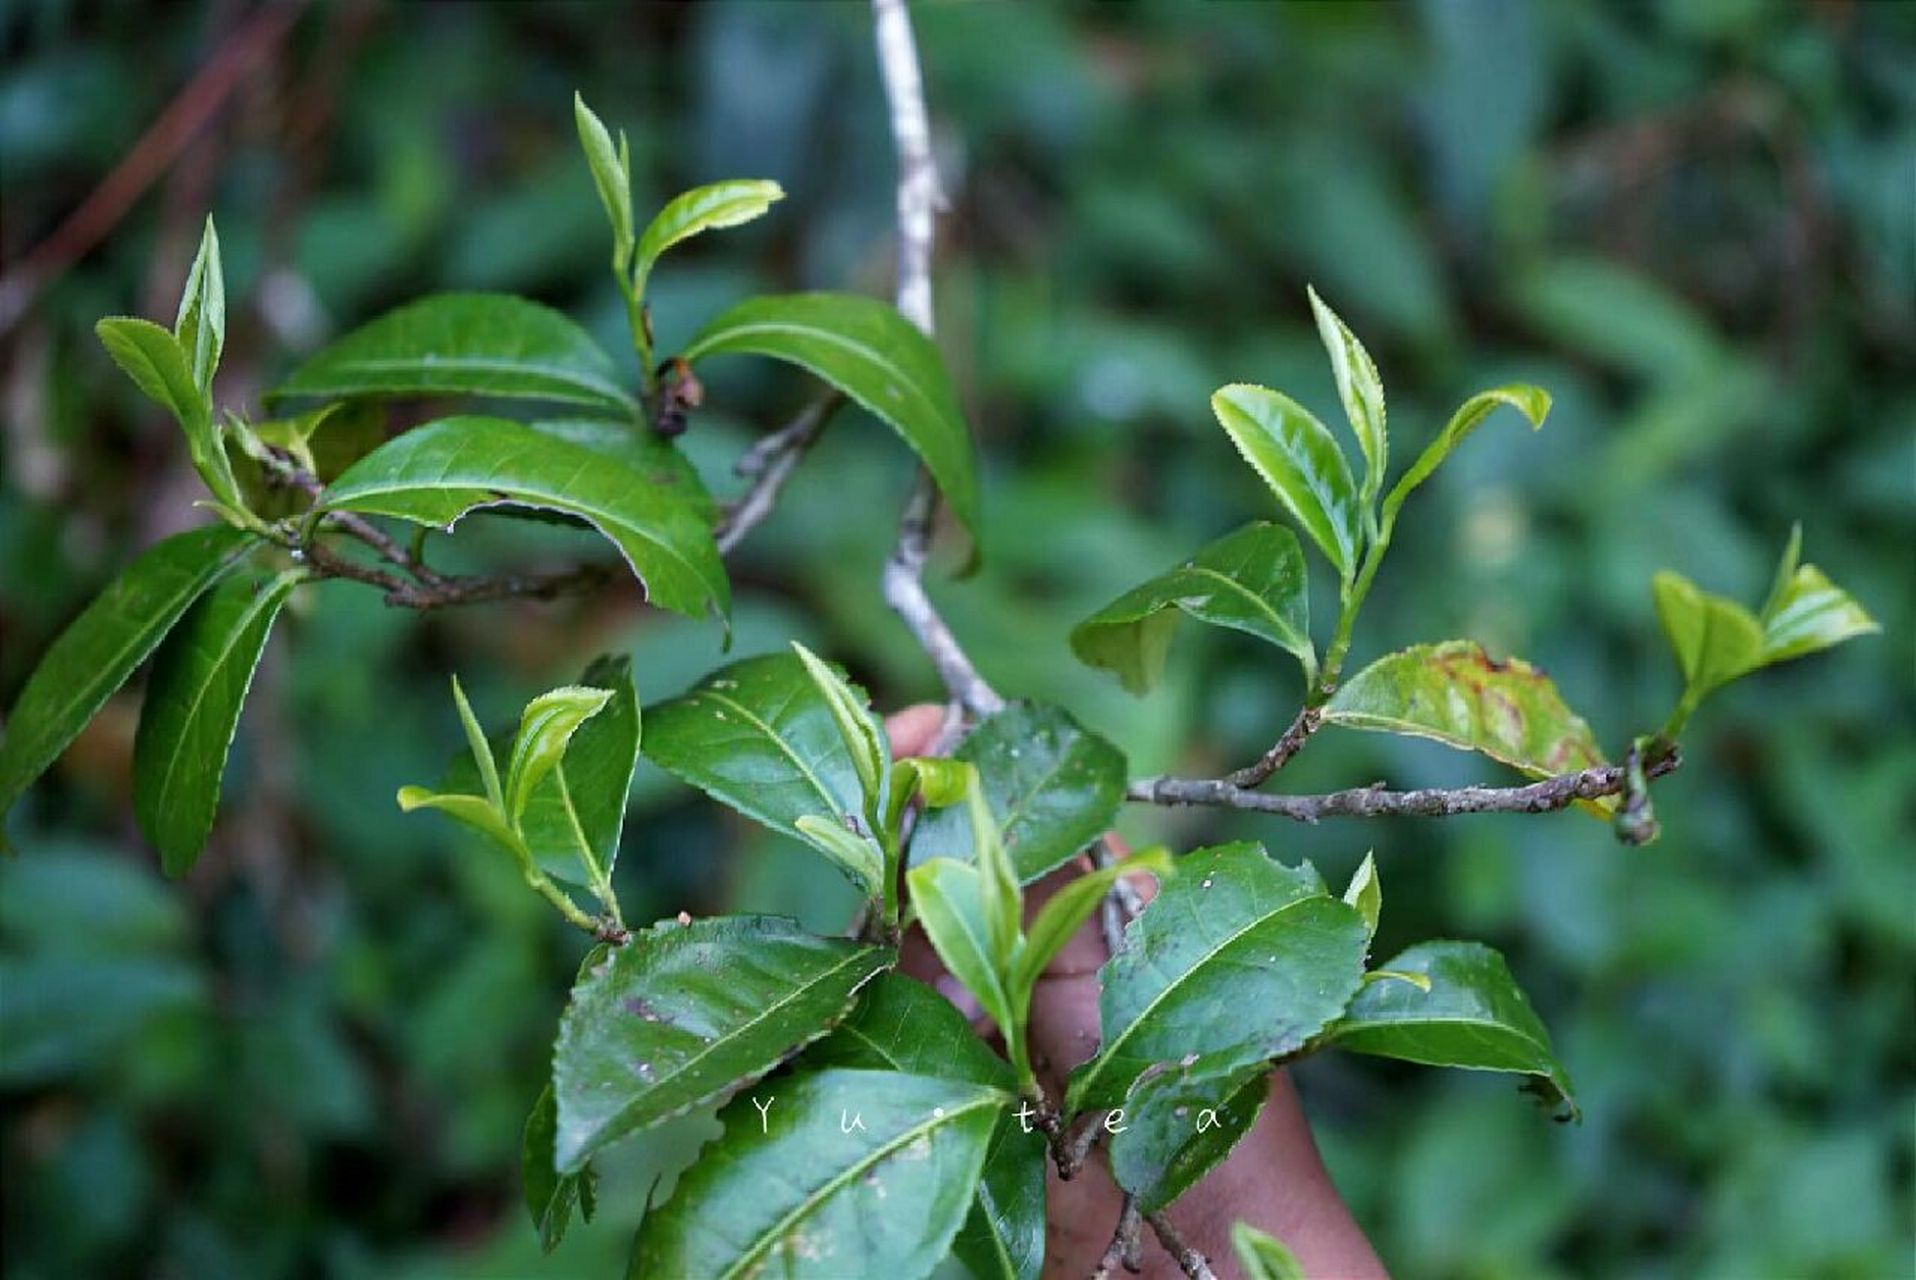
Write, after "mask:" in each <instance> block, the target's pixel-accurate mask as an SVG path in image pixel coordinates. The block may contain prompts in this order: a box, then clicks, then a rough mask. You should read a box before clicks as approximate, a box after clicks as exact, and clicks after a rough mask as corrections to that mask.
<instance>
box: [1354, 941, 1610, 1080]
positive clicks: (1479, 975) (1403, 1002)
mask: <svg viewBox="0 0 1916 1280" xmlns="http://www.w3.org/2000/svg"><path fill="white" fill-rule="evenodd" d="M1382 969H1383V970H1384V971H1386V972H1388V973H1392V974H1413V975H1421V976H1422V977H1423V978H1425V979H1426V980H1427V981H1428V984H1429V989H1428V990H1425V989H1423V988H1421V987H1419V986H1418V985H1417V984H1416V983H1415V982H1410V981H1401V980H1391V981H1380V982H1369V983H1366V984H1364V987H1363V989H1362V990H1361V991H1359V992H1358V993H1357V998H1356V999H1355V1000H1353V1001H1351V1005H1350V1008H1349V1010H1347V1011H1346V1012H1345V1014H1344V1016H1343V1017H1341V1018H1339V1019H1338V1020H1337V1021H1336V1022H1335V1023H1333V1024H1332V1025H1331V1027H1330V1028H1329V1030H1327V1031H1326V1032H1325V1033H1324V1038H1323V1042H1322V1046H1321V1047H1323V1048H1333V1049H1348V1050H1350V1051H1351V1052H1353V1053H1368V1054H1375V1055H1377V1056H1378V1057H1384V1058H1401V1059H1403V1060H1404V1061H1407V1062H1421V1063H1424V1064H1425V1065H1427V1066H1434V1067H1462V1068H1466V1069H1468V1070H1472V1071H1508V1072H1515V1073H1519V1074H1522V1075H1526V1076H1529V1077H1530V1078H1531V1079H1530V1086H1531V1087H1532V1088H1534V1089H1535V1090H1536V1091H1537V1092H1539V1094H1540V1095H1541V1096H1542V1097H1543V1099H1544V1100H1545V1102H1546V1103H1547V1104H1549V1105H1552V1106H1555V1105H1558V1104H1562V1105H1564V1106H1565V1107H1567V1108H1568V1109H1569V1111H1570V1113H1571V1114H1572V1115H1574V1114H1575V1113H1576V1103H1575V1101H1574V1100H1573V1098H1572V1093H1571V1088H1570V1077H1569V1075H1568V1074H1567V1073H1566V1072H1565V1071H1564V1068H1563V1064H1562V1063H1561V1062H1559V1061H1558V1060H1557V1056H1556V1053H1555V1051H1554V1050H1553V1049H1552V1048H1551V1046H1550V1033H1549V1032H1548V1031H1546V1030H1545V1029H1544V1025H1543V1022H1542V1020H1541V1019H1539V1018H1538V1017H1537V1014H1536V1011H1535V1010H1533V1009H1532V1008H1531V1007H1530V1001H1529V1000H1527V999H1525V998H1524V994H1523V992H1522V991H1521V990H1519V989H1518V987H1517V983H1516V980H1515V979H1514V978H1512V977H1511V976H1510V970H1509V968H1508V967H1507V966H1506V965H1505V964H1504V959H1503V957H1502V956H1500V955H1498V954H1497V953H1496V952H1495V951H1492V950H1491V949H1490V948H1489V947H1486V946H1484V945H1483V944H1482V943H1478V942H1424V943H1420V944H1418V945H1417V946H1414V947H1412V948H1410V949H1409V950H1408V951H1405V952H1403V953H1401V954H1399V955H1396V956H1393V957H1392V958H1391V959H1390V960H1389V961H1388V962H1386V963H1385V964H1384V965H1383V966H1382Z"/></svg>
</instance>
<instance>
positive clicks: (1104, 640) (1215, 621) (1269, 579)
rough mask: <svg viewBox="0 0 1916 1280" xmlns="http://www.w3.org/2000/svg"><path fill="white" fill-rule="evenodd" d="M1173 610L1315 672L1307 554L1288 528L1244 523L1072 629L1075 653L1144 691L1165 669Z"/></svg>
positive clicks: (1174, 620)
mask: <svg viewBox="0 0 1916 1280" xmlns="http://www.w3.org/2000/svg"><path fill="white" fill-rule="evenodd" d="M1174 609H1175V610H1178V611H1181V612H1183V613H1186V614H1189V615H1190V616H1191V617H1193V618H1196V619H1197V620H1198V621H1199V622H1208V623H1210V624H1211V625H1212V626H1217V627H1230V628H1232V629H1233V630H1236V631H1247V632H1249V633H1250V634H1252V635H1254V636H1257V637H1258V638H1260V639H1263V640H1268V641H1270V642H1271V643H1272V644H1274V645H1276V646H1277V647H1278V648H1280V649H1283V650H1285V651H1286V652H1288V653H1291V654H1293V655H1295V656H1296V658H1297V660H1298V661H1299V662H1301V663H1303V664H1304V676H1305V679H1307V680H1310V679H1314V678H1315V677H1316V673H1317V653H1316V650H1315V649H1313V648H1312V646H1311V624H1310V596H1309V593H1308V590H1307V585H1306V582H1305V577H1304V553H1303V551H1302V550H1301V549H1299V547H1298V545H1297V535H1296V534H1294V533H1292V532H1291V531H1290V530H1289V529H1287V528H1285V527H1284V526H1283V525H1276V524H1263V523H1258V524H1249V525H1246V526H1244V527H1243V528H1242V529H1239V530H1237V531H1236V532H1235V533H1231V534H1227V535H1225V536H1224V537H1222V538H1219V539H1218V540H1217V541H1216V542H1213V543H1211V544H1210V545H1209V546H1207V547H1205V548H1204V549H1203V550H1202V551H1199V552H1198V553H1197V554H1196V555H1195V556H1192V557H1191V558H1190V559H1189V560H1187V561H1185V562H1184V563H1183V564H1182V565H1180V566H1178V567H1177V568H1175V569H1172V570H1169V571H1168V572H1165V573H1161V574H1159V575H1158V576H1157V577H1155V578H1152V579H1151V580H1150V581H1149V582H1145V583H1141V584H1139V585H1138V586H1135V587H1133V588H1131V590H1129V591H1127V592H1125V593H1124V594H1123V595H1121V596H1119V597H1118V598H1117V599H1116V600H1113V601H1112V602H1111V603H1110V604H1108V605H1106V606H1105V607H1104V608H1102V609H1100V610H1098V611H1097V612H1096V613H1094V614H1092V615H1091V616H1090V617H1089V618H1086V619H1085V620H1084V621H1083V622H1081V623H1079V624H1078V625H1077V627H1076V628H1075V629H1073V631H1072V632H1071V651H1072V652H1073V653H1075V654H1077V655H1078V660H1079V661H1080V662H1083V663H1085V664H1086V665H1087V666H1093V667H1099V668H1102V669H1103V670H1106V671H1115V672H1116V673H1117V675H1118V679H1119V680H1120V681H1122V682H1123V684H1124V687H1125V688H1126V689H1129V690H1130V691H1131V692H1132V693H1144V692H1146V691H1147V690H1149V689H1150V688H1151V687H1152V686H1153V685H1155V684H1156V683H1157V682H1158V679H1159V677H1161V676H1162V675H1163V674H1164V659H1165V654H1166V652H1167V650H1169V648H1170V646H1171V633H1172V631H1173V630H1174V629H1175V628H1176V627H1177V617H1178V615H1177V614H1176V613H1173V612H1171V610H1174Z"/></svg>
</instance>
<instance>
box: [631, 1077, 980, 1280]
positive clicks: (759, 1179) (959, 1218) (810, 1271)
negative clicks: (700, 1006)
mask: <svg viewBox="0 0 1916 1280" xmlns="http://www.w3.org/2000/svg"><path fill="white" fill-rule="evenodd" d="M1006 1101H1007V1099H1006V1096H1005V1095H1004V1094H1003V1093H1001V1092H999V1091H998V1090H996V1089H989V1088H985V1087H983V1086H980V1085H975V1084H966V1083H962V1082H959V1081H953V1080H939V1079H934V1078H931V1077H928V1076H915V1075H904V1074H900V1073H898V1072H891V1071H850V1070H842V1069H834V1070H826V1071H817V1072H805V1073H802V1074H799V1075H795V1076H791V1077H788V1078H785V1079H782V1080H778V1081H776V1082H773V1083H771V1084H769V1085H766V1086H763V1087H761V1088H759V1089H756V1090H754V1091H753V1092H752V1094H750V1095H748V1096H741V1097H739V1098H735V1099H734V1100H733V1101H732V1103H731V1105H729V1106H728V1107H726V1109H725V1110H724V1111H723V1112H722V1113H721V1114H720V1117H719V1118H720V1120H721V1121H722V1122H723V1124H724V1125H725V1133H724V1135H723V1136H722V1137H720V1138H719V1139H718V1140H717V1141H716V1142H715V1143H713V1144H712V1145H711V1146H709V1147H707V1148H706V1150H705V1153H704V1155H703V1157H702V1158H701V1159H700V1160H699V1162H698V1163H697V1164H695V1165H693V1166H692V1168H691V1169H690V1170H689V1171H687V1172H686V1173H685V1174H684V1175H683V1176H682V1177H681V1178H680V1179H679V1184H678V1187H677V1188H676V1189H675V1190H674V1191H673V1193H672V1198H671V1199H670V1200H669V1201H667V1202H666V1203H665V1204H663V1205H661V1206H659V1207H658V1208H656V1209H654V1210H653V1211H652V1212H651V1213H649V1214H647V1215H646V1219H645V1222H644V1224H643V1225H642V1226H641V1227H640V1228H639V1238H638V1242H637V1244H636V1246H635V1248H634V1250H633V1254H632V1266H631V1270H630V1271H629V1272H628V1274H629V1275H630V1276H632V1277H635V1278H638V1277H645V1278H647V1280H649V1278H650V1277H655V1276H698V1277H700V1278H701V1280H744V1278H745V1277H750V1276H770V1275H777V1276H780V1277H786V1278H789V1280H803V1278H810V1277H816V1278H818V1280H827V1278H829V1280H843V1278H844V1277H848V1276H881V1277H887V1278H888V1280H889V1278H893V1277H895V1278H896V1280H913V1278H915V1277H922V1276H927V1275H930V1274H931V1271H932V1269H933V1268H934V1267H936V1266H937V1265H938V1263H939V1262H940V1261H942V1260H943V1258H944V1257H945V1254H946V1251H947V1250H948V1249H949V1248H950V1247H951V1241H952V1237H953V1236H954V1235H955V1234H956V1233H957V1231H958V1227H959V1225H960V1224H961V1223H962V1222H963V1221H964V1219H965V1215H966V1214H967V1213H968V1212H969V1211H970V1208H971V1205H972V1202H973V1198H974V1193H975V1191H976V1188H977V1186H978V1176H979V1171H980V1170H981V1168H982V1167H983V1164H984V1160H985V1154H986V1151H987V1149H988V1147H989V1145H990V1142H991V1135H992V1131H993V1129H994V1128H995V1126H996V1124H997V1121H998V1116H999V1114H1000V1112H1001V1111H1002V1110H1003V1107H1004V1104H1005V1102H1006ZM761 1108H763V1110H762V1111H761ZM853 1115H856V1116H857V1117H858V1118H859V1119H860V1120H861V1121H862V1122H863V1123H862V1124H860V1125H853V1124H851V1123H850V1121H851V1117H852V1116H853ZM847 1129H849V1132H847V1131H846V1130H847Z"/></svg>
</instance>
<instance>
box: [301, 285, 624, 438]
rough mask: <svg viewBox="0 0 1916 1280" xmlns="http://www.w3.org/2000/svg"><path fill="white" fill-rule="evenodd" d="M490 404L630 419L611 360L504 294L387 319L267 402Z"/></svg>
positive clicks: (433, 300) (461, 298) (554, 319)
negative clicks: (449, 399)
mask: <svg viewBox="0 0 1916 1280" xmlns="http://www.w3.org/2000/svg"><path fill="white" fill-rule="evenodd" d="M351 396H380V397H393V396H485V397H488V398H492V397H499V398H504V399H515V400H542V401H545V402H547V403H550V404H571V405H582V406H584V407H586V408H588V409H591V410H594V411H595V412H599V413H608V414H612V415H614V416H616V417H622V418H630V417H632V416H634V415H635V414H636V413H637V405H636V404H635V402H634V401H633V399H632V397H631V395H630V394H629V393H628V392H627V391H626V390H625V388H624V387H622V386H620V385H619V372H618V369H617V367H616V366H615V365H614V364H613V363H612V358H611V357H610V356H608V355H606V353H605V352H604V351H603V350H602V349H601V348H600V347H599V345H598V344H597V343H595V342H593V341H592V338H591V336H590V335H589V334H587V333H586V331H585V330H584V329H581V328H580V327H579V326H578V325H577V324H574V323H573V322H572V321H571V320H569V319H567V318H566V317H565V316H564V315H561V314H560V313H559V312H557V311H554V310H553V309H552V308H550V307H547V306H543V305H541V304H539V303H537V302H533V301H531V300H530V299H527V298H519V297H514V296H513V295H511V294H505V293H441V294H435V295H433V296H432V297H429V298H422V299H420V300H419V301H418V302H414V303H409V304H408V305H406V306H403V307H400V308H399V309H398V310H396V311H389V312H387V313H386V314H385V315H383V316H381V317H379V318H378V319H377V320H374V321H372V322H370V323H369V324H366V325H364V326H362V327H360V328H358V329H355V330H353V331H352V332H351V333H349V334H347V335H346V336H345V337H343V338H340V339H339V340H337V341H336V342H334V343H333V344H332V345H331V346H329V347H326V348H325V349H323V350H321V351H320V352H319V353H318V354H316V355H314V356H313V357H312V358H311V359H309V360H308V361H306V363H305V364H303V365H301V366H300V367H299V368H298V369H296V370H294V372H293V375H292V376H291V377H290V378H288V379H287V380H286V381H285V382H284V383H282V384H280V386H279V387H278V388H277V389H276V390H274V391H273V392H272V393H271V395H270V396H269V397H268V399H269V401H277V400H289V399H326V400H340V399H345V398H347V397H351Z"/></svg>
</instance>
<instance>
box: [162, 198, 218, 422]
mask: <svg viewBox="0 0 1916 1280" xmlns="http://www.w3.org/2000/svg"><path fill="white" fill-rule="evenodd" d="M173 336H174V337H175V338H176V339H178V340H179V344H180V350H181V351H182V352H183V353H184V354H185V356H186V363H187V367H188V368H189V369H190V370H191V371H192V374H193V381H194V382H195V383H196V384H198V386H199V389H200V398H201V399H202V400H204V401H205V402H206V403H207V404H208V405H210V404H211V403H212V397H213V372H214V370H216V369H218V368H219V365H220V352H221V350H222V349H224V347H225V346H226V274H225V271H224V270H223V269H222V267H221V266H220V237H219V233H218V232H217V231H215V230H214V229H213V219H212V218H211V216H209V217H208V218H207V219H206V229H205V230H204V231H203V232H201V233H200V248H199V252H198V253H196V254H195V255H194V256H193V269H192V270H191V271H190V272H188V273H187V276H186V288H185V289H183V290H182V291H181V293H180V311H179V316H178V317H177V318H176V319H175V320H174V322H173Z"/></svg>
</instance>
